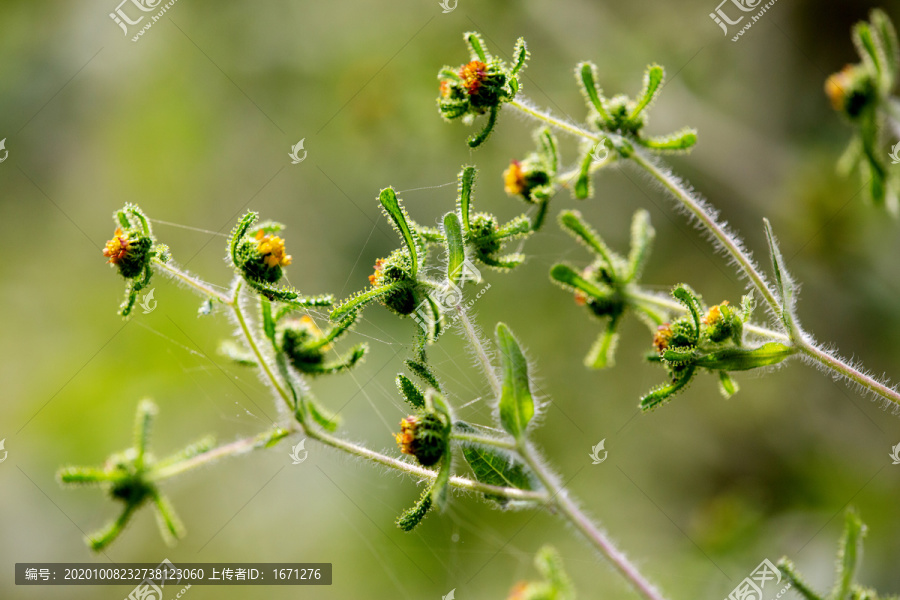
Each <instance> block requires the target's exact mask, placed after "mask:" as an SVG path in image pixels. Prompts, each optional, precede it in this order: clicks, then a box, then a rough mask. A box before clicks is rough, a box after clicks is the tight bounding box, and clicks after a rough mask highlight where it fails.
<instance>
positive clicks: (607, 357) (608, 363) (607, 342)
mask: <svg viewBox="0 0 900 600" xmlns="http://www.w3.org/2000/svg"><path fill="white" fill-rule="evenodd" d="M617 325H618V320H617V319H609V321H608V322H607V324H606V328H605V329H604V330H603V332H602V333H601V334H600V336H599V337H598V338H597V340H596V341H595V342H594V344H593V345H592V346H591V349H590V351H589V352H588V355H587V356H586V357H585V359H584V365H585V366H586V367H588V368H589V369H606V368H607V367H612V366H614V365H615V364H616V360H615V354H616V345H617V343H618V341H619V334H617V333H616V326H617Z"/></svg>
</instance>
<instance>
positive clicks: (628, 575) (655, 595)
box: [519, 442, 665, 600]
mask: <svg viewBox="0 0 900 600" xmlns="http://www.w3.org/2000/svg"><path fill="white" fill-rule="evenodd" d="M519 454H520V455H521V456H522V460H524V461H525V463H526V464H527V465H528V466H529V467H531V470H532V471H534V473H535V475H536V476H537V478H538V479H539V480H540V481H541V483H542V484H543V485H544V487H545V488H546V489H547V492H548V493H549V494H550V501H549V503H550V504H552V505H553V506H555V507H556V508H557V509H558V510H559V513H560V514H562V515H563V516H565V517H566V519H568V520H569V522H570V523H571V524H572V525H573V526H575V528H576V529H577V530H578V532H579V533H580V534H581V535H583V536H584V537H585V538H586V539H587V540H588V541H589V542H590V543H591V544H593V546H594V547H595V548H597V550H599V551H600V553H601V554H602V555H603V556H605V557H606V558H607V559H608V560H609V562H611V563H612V564H613V566H614V567H615V568H616V570H617V571H618V572H619V573H620V574H621V575H622V576H623V577H624V578H625V579H627V580H628V581H629V583H631V585H632V586H634V589H635V590H636V591H637V592H638V593H639V594H640V595H641V596H643V597H644V598H646V599H647V600H665V596H663V595H662V594H661V593H660V591H659V590H657V589H656V586H654V585H653V584H652V583H650V582H649V581H648V580H647V579H646V578H645V577H644V575H643V574H642V573H641V572H640V570H638V568H637V567H636V566H635V565H634V564H633V563H632V562H631V561H630V560H628V557H627V556H625V554H624V553H623V552H622V551H621V550H619V549H618V548H617V547H616V545H615V543H613V541H612V540H611V539H609V537H608V536H607V535H606V534H605V533H604V532H603V531H602V530H600V528H598V527H597V525H596V524H594V522H593V521H591V519H590V518H588V516H587V515H585V514H584V513H583V512H582V511H581V509H580V508H579V507H578V505H577V504H576V503H575V502H574V501H573V500H572V499H571V498H569V493H568V491H567V490H566V489H565V488H564V487H563V486H561V485H560V484H559V483H557V479H556V477H555V476H554V475H553V474H552V473H550V471H549V470H548V469H547V467H545V466H544V464H543V462H542V461H541V459H540V457H538V456H537V452H536V451H535V450H534V449H533V448H532V447H531V445H530V444H529V443H528V442H524V443H523V444H522V445H521V446H520V448H519Z"/></svg>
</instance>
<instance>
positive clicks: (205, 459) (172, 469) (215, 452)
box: [147, 436, 260, 481]
mask: <svg viewBox="0 0 900 600" xmlns="http://www.w3.org/2000/svg"><path fill="white" fill-rule="evenodd" d="M259 445H260V440H259V436H252V437H248V438H243V439H240V440H237V441H234V442H231V443H230V444H225V445H223V446H219V447H218V448H213V449H212V450H208V451H207V452H204V453H202V454H198V455H197V456H194V457H192V458H189V459H188V460H183V461H181V462H177V463H175V464H172V465H169V466H167V467H163V468H161V469H151V471H150V473H148V475H147V479H148V480H149V481H162V480H163V479H168V478H169V477H173V476H175V475H180V474H181V473H186V472H187V471H191V470H193V469H196V468H197V467H202V466H203V465H207V464H210V463H212V462H215V461H217V460H219V459H220V458H225V457H226V456H235V455H238V454H243V453H245V452H249V451H251V450H253V449H254V448H257V447H259Z"/></svg>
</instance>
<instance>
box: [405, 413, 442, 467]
mask: <svg viewBox="0 0 900 600" xmlns="http://www.w3.org/2000/svg"><path fill="white" fill-rule="evenodd" d="M449 435H450V429H449V427H448V425H447V423H446V419H445V418H444V417H443V416H441V415H440V414H439V413H437V412H435V411H424V412H422V413H420V414H418V415H410V416H408V417H406V418H404V419H402V420H401V421H400V433H397V434H394V437H395V439H396V440H397V444H398V445H399V446H400V451H401V452H403V453H404V454H410V455H412V456H415V457H416V460H418V461H419V463H420V464H421V465H422V466H425V467H430V466H432V465H434V464H436V463H437V462H438V461H439V460H441V457H442V456H443V455H444V452H445V451H446V450H447V443H448V440H449Z"/></svg>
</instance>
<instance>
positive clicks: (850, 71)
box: [825, 65, 878, 120]
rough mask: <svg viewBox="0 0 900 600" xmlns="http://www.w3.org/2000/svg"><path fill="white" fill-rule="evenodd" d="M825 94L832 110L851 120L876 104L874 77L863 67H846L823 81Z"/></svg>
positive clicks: (876, 94) (876, 86) (876, 90)
mask: <svg viewBox="0 0 900 600" xmlns="http://www.w3.org/2000/svg"><path fill="white" fill-rule="evenodd" d="M825 93H826V94H827V95H828V99H829V100H831V106H832V107H834V110H836V111H838V112H840V113H842V114H844V115H845V116H847V117H848V118H850V119H851V120H853V119H856V118H857V117H859V116H860V115H861V114H862V113H863V112H864V111H865V110H866V109H867V108H871V107H873V106H874V105H875V103H876V102H878V85H877V82H876V80H875V77H874V76H873V75H872V74H871V73H870V71H869V69H867V68H866V67H865V66H864V65H847V66H846V67H844V68H843V69H842V70H841V71H839V72H837V73H835V74H833V75H832V76H831V77H829V78H828V79H827V80H826V81H825Z"/></svg>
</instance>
